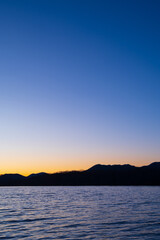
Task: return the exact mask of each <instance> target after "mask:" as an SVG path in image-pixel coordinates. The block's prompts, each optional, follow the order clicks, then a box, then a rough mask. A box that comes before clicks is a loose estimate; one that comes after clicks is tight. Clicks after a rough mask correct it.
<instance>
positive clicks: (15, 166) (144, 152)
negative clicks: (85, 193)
mask: <svg viewBox="0 0 160 240" xmlns="http://www.w3.org/2000/svg"><path fill="white" fill-rule="evenodd" d="M159 13H160V1H158V0H157V1H156V0H145V1H144V0H133V1H132V0H130V1H128V0H126V1H124V0H121V1H119V0H117V1H116V0H115V1H114V0H112V1H111V0H110V1H107V0H104V1H102V0H96V1H95V0H76V1H75V0H73V1H71V0H67V1H66V0H19V1H17V0H14V1H13V0H1V1H0V173H8V172H12V173H15V172H18V173H21V174H29V173H31V172H40V171H46V172H55V171H62V170H71V169H77V170H78V169H86V168H88V167H91V166H92V165H94V164H96V163H102V164H124V163H130V164H133V165H137V166H140V165H147V164H149V163H151V162H153V161H159V160H160V14H159Z"/></svg>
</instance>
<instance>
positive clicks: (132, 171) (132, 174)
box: [0, 162, 160, 186]
mask: <svg viewBox="0 0 160 240" xmlns="http://www.w3.org/2000/svg"><path fill="white" fill-rule="evenodd" d="M80 185H81V186H85V185H88V186H89V185H97V186H98V185H108V186H121V185H126V186H127V185H134V186H138V185H146V186H147V185H149V186H160V162H154V163H151V164H150V165H148V166H142V167H135V166H132V165H129V164H125V165H101V164H97V165H94V166H93V167H91V168H89V169H87V170H84V171H70V172H59V173H53V174H48V173H43V172H42V173H38V174H31V175H29V176H28V177H25V176H22V175H20V174H4V175H0V186H80Z"/></svg>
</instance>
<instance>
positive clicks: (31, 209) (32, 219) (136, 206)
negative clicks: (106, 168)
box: [0, 187, 160, 240]
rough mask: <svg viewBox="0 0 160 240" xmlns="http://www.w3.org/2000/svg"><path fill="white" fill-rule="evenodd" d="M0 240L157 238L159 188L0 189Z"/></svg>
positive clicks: (159, 202) (159, 212)
mask: <svg viewBox="0 0 160 240" xmlns="http://www.w3.org/2000/svg"><path fill="white" fill-rule="evenodd" d="M0 239H34V240H35V239H74V240H75V239H98V240H101V239H123V240H125V239H143V240H144V239H153V240H156V239H158V240H159V239H160V187H1V188H0Z"/></svg>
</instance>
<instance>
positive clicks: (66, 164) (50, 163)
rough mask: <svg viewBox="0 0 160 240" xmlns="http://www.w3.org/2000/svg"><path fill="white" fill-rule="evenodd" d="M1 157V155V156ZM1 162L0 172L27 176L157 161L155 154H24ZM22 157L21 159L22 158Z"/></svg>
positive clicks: (138, 164)
mask: <svg viewBox="0 0 160 240" xmlns="http://www.w3.org/2000/svg"><path fill="white" fill-rule="evenodd" d="M1 159H2V156H1ZM3 159H4V160H3V162H2V163H1V169H0V174H5V173H19V174H21V175H24V176H28V175H30V174H32V173H39V172H46V173H55V172H60V171H72V170H86V169H88V168H90V167H92V166H93V165H95V164H105V165H114V164H130V165H134V166H142V165H148V164H150V163H152V162H155V161H159V158H158V157H157V156H155V157H147V158H144V157H143V156H141V157H140V156H132V157H129V156H123V157H122V156H121V158H118V156H108V157H105V156H96V157H93V156H91V155H90V156H86V157H85V156H79V157H74V156H72V157H69V156H68V157H66V158H62V157H58V156H57V157H54V158H53V157H52V158H51V157H47V156H46V157H45V156H41V157H39V156H36V157H35V156H34V157H33V156H32V157H31V156H30V157H29V156H26V157H25V158H22V157H20V156H19V157H15V156H14V157H10V158H8V157H4V158H3ZM22 159H23V160H22Z"/></svg>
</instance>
